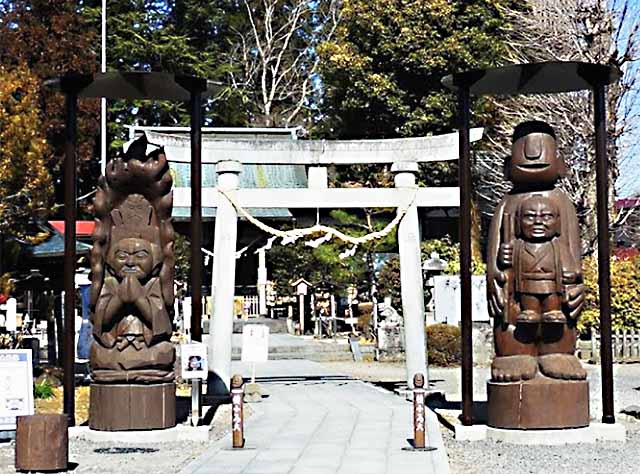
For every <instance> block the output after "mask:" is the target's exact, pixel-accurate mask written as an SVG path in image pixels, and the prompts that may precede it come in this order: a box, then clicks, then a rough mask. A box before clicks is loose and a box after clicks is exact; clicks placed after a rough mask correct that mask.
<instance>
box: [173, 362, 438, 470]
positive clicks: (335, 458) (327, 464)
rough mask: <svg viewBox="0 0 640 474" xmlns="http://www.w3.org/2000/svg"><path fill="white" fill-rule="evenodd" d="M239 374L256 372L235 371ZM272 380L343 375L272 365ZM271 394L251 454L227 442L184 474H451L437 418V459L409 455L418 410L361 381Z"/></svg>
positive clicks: (251, 427) (250, 428)
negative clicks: (286, 376)
mask: <svg viewBox="0 0 640 474" xmlns="http://www.w3.org/2000/svg"><path fill="white" fill-rule="evenodd" d="M234 365H235V366H234V373H235V372H240V373H243V375H247V374H248V373H250V368H249V367H247V366H243V365H242V364H234ZM258 373H259V374H260V375H262V376H265V373H268V374H270V375H271V376H274V377H278V376H284V375H288V376H302V375H311V376H315V377H317V376H318V375H322V374H324V375H337V374H335V373H333V372H330V371H329V370H328V369H326V368H323V367H322V366H320V365H319V364H316V363H314V362H310V361H304V360H291V361H270V362H269V363H268V364H267V365H266V366H264V367H263V368H261V369H259V370H258ZM262 386H263V387H264V388H265V389H266V390H267V391H268V393H269V396H268V398H264V399H263V402H262V403H260V404H256V405H252V407H255V408H256V411H258V414H257V415H254V416H253V417H252V418H251V419H250V420H249V422H248V423H247V426H246V428H245V438H246V443H247V448H246V449H243V450H231V448H230V446H231V440H230V437H227V438H225V439H223V440H221V441H219V442H217V443H215V444H214V445H213V446H212V447H211V448H210V449H209V450H208V451H207V452H206V453H205V454H204V455H202V456H200V457H199V458H198V459H196V460H195V461H194V462H192V463H191V464H189V465H188V466H187V467H186V468H185V469H184V470H183V471H182V472H183V473H184V474H190V473H194V474H214V473H215V474H218V473H219V474H240V473H242V474H271V473H272V474H280V473H282V474H284V473H288V474H303V473H305V474H323V473H327V474H328V473H345V474H347V473H348V474H354V473H367V474H378V473H380V474H395V473H406V472H421V473H438V474H446V473H448V472H449V466H448V461H447V454H446V451H445V448H444V445H443V443H442V437H441V435H440V428H439V424H438V422H437V420H436V417H435V415H434V414H433V413H432V412H431V411H429V410H427V415H428V416H427V429H428V433H427V437H428V442H427V443H428V444H429V445H432V446H435V447H437V448H438V449H437V450H436V451H432V452H411V451H403V450H402V448H403V447H408V446H409V443H408V441H407V439H410V438H412V437H413V433H412V424H411V423H412V404H411V403H410V402H407V401H405V400H404V399H402V398H400V397H398V396H396V395H393V394H391V393H389V392H387V391H384V390H382V389H378V388H376V387H374V386H372V385H369V384H366V383H364V382H360V381H355V380H328V381H323V380H313V381H292V382H283V381H279V382H276V383H264V384H263V385H262Z"/></svg>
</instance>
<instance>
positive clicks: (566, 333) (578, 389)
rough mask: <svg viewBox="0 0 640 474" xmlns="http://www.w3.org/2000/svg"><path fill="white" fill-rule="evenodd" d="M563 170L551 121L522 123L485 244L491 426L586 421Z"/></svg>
mask: <svg viewBox="0 0 640 474" xmlns="http://www.w3.org/2000/svg"><path fill="white" fill-rule="evenodd" d="M564 173H565V164H564V161H563V160H562V158H561V157H559V156H558V155H557V149H556V141H555V133H554V131H553V129H552V128H551V127H550V126H549V125H548V124H546V123H544V122H538V121H534V122H525V123H523V124H520V125H518V126H517V127H516V129H515V131H514V137H513V146H512V153H511V157H510V158H509V159H508V160H507V162H506V164H505V174H506V177H507V179H509V180H510V181H511V182H512V183H513V187H512V189H511V191H510V192H509V193H508V194H507V195H505V196H504V198H503V199H502V201H501V202H500V204H499V205H498V206H497V207H496V209H495V213H494V216H493V219H492V221H491V228H490V231H489V248H488V252H487V257H488V265H487V292H488V304H489V312H490V314H491V316H492V317H493V318H494V324H495V325H494V338H495V349H496V357H495V359H494V361H493V364H492V367H491V381H490V382H489V385H488V394H489V425H491V426H494V427H500V428H521V429H527V428H568V427H577V426H586V425H588V424H589V397H588V395H589V393H588V392H589V390H588V383H587V381H586V372H585V370H584V369H583V368H582V365H581V364H580V361H579V360H578V359H577V357H576V356H575V355H574V352H575V346H576V336H577V331H576V322H577V319H578V317H579V315H580V312H581V310H582V307H583V305H584V298H585V294H584V292H585V289H584V285H583V283H582V269H581V260H580V255H581V248H580V235H579V229H578V220H577V217H576V212H575V208H574V206H573V204H572V203H571V201H570V200H569V198H568V197H567V195H566V194H565V193H564V192H563V191H562V190H560V189H558V188H556V183H557V182H558V180H559V179H560V178H561V177H562V176H563V175H564Z"/></svg>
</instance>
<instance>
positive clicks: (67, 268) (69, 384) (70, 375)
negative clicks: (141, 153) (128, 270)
mask: <svg viewBox="0 0 640 474" xmlns="http://www.w3.org/2000/svg"><path fill="white" fill-rule="evenodd" d="M77 109H78V95H77V92H76V91H65V141H64V272H63V273H64V275H63V280H64V352H63V357H64V361H63V364H62V367H63V369H64V373H63V379H64V380H63V385H64V390H63V397H62V398H63V412H64V413H65V414H66V415H67V418H68V421H69V426H74V425H75V379H74V377H75V354H76V351H75V335H76V328H75V308H76V287H75V274H76V144H77V141H78V137H77V128H78V127H77Z"/></svg>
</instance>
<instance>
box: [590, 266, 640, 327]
mask: <svg viewBox="0 0 640 474" xmlns="http://www.w3.org/2000/svg"><path fill="white" fill-rule="evenodd" d="M582 269H583V275H584V283H585V286H586V287H587V295H586V302H585V306H584V310H583V311H582V316H581V317H580V319H579V320H578V330H579V331H580V333H582V334H589V333H590V331H591V329H592V328H596V329H597V328H598V327H599V326H600V303H599V294H598V288H599V287H598V260H597V258H596V257H593V256H591V257H587V258H585V259H583V261H582ZM611 319H612V321H611V324H612V327H613V329H614V330H616V329H639V328H640V256H636V255H628V256H627V255H623V256H620V257H617V256H614V257H612V258H611Z"/></svg>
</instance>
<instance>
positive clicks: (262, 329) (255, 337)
mask: <svg viewBox="0 0 640 474" xmlns="http://www.w3.org/2000/svg"><path fill="white" fill-rule="evenodd" d="M241 360H242V362H250V363H251V364H252V365H251V383H252V384H255V383H256V364H257V363H264V362H267V360H269V326H265V325H264V324H246V325H245V326H244V327H243V328H242V356H241Z"/></svg>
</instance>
